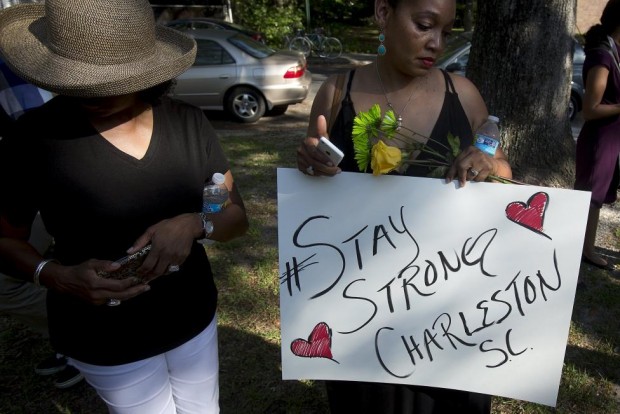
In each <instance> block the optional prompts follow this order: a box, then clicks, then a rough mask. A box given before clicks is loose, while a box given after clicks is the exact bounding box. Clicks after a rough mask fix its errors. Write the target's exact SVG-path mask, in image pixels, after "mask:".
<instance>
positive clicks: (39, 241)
mask: <svg viewBox="0 0 620 414" xmlns="http://www.w3.org/2000/svg"><path fill="white" fill-rule="evenodd" d="M51 98H52V94H51V93H50V92H48V91H46V90H44V89H41V88H38V87H36V86H35V85H33V84H31V83H29V82H26V81H25V80H23V79H22V78H20V77H19V76H17V75H16V74H15V73H13V71H11V69H9V67H8V66H7V65H6V63H5V62H4V61H3V60H2V59H0V140H1V139H2V137H4V136H8V135H10V134H11V133H12V131H13V129H14V127H15V124H16V121H17V119H18V118H19V117H20V116H21V115H23V114H24V113H25V112H27V111H29V110H32V109H34V108H37V107H39V106H41V105H43V104H44V103H45V102H47V101H48V100H50V99H51ZM0 151H2V143H1V142H0ZM30 243H31V244H32V245H33V246H34V247H35V249H37V251H38V252H39V253H40V254H42V255H45V254H46V252H47V251H48V249H49V248H50V246H51V244H52V238H51V236H50V235H49V234H48V233H47V231H46V230H45V227H44V226H43V223H42V222H41V218H40V216H39V215H37V217H36V219H35V223H34V225H33V228H32V232H31V235H30ZM45 298H46V291H45V288H44V287H41V286H35V285H33V284H32V283H28V282H27V281H25V280H22V279H17V278H14V277H11V276H9V275H6V274H4V273H0V314H5V315H9V316H11V317H12V318H14V319H15V320H17V321H19V322H21V323H22V324H24V325H25V326H27V327H28V328H29V329H30V330H32V331H33V332H35V333H37V334H39V335H41V336H42V337H43V338H49V332H48V324H47V309H46V299H45ZM34 370H35V372H36V373H37V374H39V375H53V374H57V375H56V377H55V379H54V386H56V387H57V388H69V387H71V386H73V385H75V384H77V383H79V382H80V381H82V379H83V378H84V377H83V376H82V374H80V372H79V371H78V370H77V369H75V368H73V367H71V366H68V365H67V359H66V358H65V357H64V356H62V355H57V354H55V353H54V354H52V355H50V356H49V357H48V358H45V359H44V360H43V361H41V362H40V363H39V364H38V365H37V366H36V367H35V369H34Z"/></svg>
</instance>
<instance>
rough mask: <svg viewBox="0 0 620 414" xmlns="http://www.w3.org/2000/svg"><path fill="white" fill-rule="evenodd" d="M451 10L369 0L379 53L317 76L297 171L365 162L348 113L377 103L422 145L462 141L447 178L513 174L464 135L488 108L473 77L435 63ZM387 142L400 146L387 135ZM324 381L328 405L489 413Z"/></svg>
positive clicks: (415, 0) (469, 397)
mask: <svg viewBox="0 0 620 414" xmlns="http://www.w3.org/2000/svg"><path fill="white" fill-rule="evenodd" d="M455 14H456V2H455V0H409V1H404V0H376V1H375V18H376V21H377V24H378V26H379V28H380V30H381V34H380V36H379V42H380V45H379V48H378V51H377V52H378V56H377V61H376V63H373V64H370V65H367V66H364V67H361V68H358V69H356V70H354V71H351V72H349V73H348V74H346V76H344V77H341V76H338V75H335V76H332V77H330V78H329V79H327V80H326V81H325V83H324V84H323V85H322V87H321V88H320V90H319V91H318V93H317V95H316V97H315V99H314V102H313V106H312V111H311V116H310V123H309V126H308V134H307V135H308V138H306V139H305V140H304V141H303V143H302V144H301V145H300V146H299V148H298V150H297V163H298V168H299V170H300V171H302V172H303V173H304V174H308V175H316V176H333V175H335V174H337V173H339V172H340V171H341V170H342V171H351V172H359V171H363V170H364V169H362V168H360V167H359V164H357V163H356V157H355V152H356V151H355V148H354V143H353V139H352V131H353V124H354V119H355V117H356V115H357V114H358V113H359V112H360V111H368V110H370V109H371V108H372V107H373V106H375V105H376V104H378V105H379V106H380V108H381V112H382V113H384V112H386V111H389V110H392V111H393V113H394V118H393V120H394V126H395V129H398V130H400V129H401V127H402V129H403V130H411V131H415V132H416V133H417V134H416V136H417V137H418V138H419V139H418V142H419V143H421V144H423V145H426V144H427V143H428V144H429V145H434V144H433V143H435V142H441V145H444V144H445V145H449V143H448V142H447V141H449V140H452V141H453V140H454V139H457V141H460V142H457V143H456V146H457V149H458V148H460V151H459V152H458V155H456V157H455V159H454V160H453V162H452V163H451V165H450V166H449V168H447V169H446V170H445V171H444V173H443V175H444V177H445V179H446V180H447V181H448V182H450V181H452V180H454V179H457V180H458V181H459V183H460V185H461V186H463V185H465V183H466V182H467V181H471V180H475V181H484V180H485V179H486V178H487V177H489V175H495V176H503V177H507V178H510V177H511V176H512V173H511V168H510V165H509V164H508V162H507V160H506V157H505V156H504V153H503V151H502V150H501V148H499V147H498V148H497V150H496V151H495V152H494V153H493V154H492V155H491V154H488V153H485V152H483V151H481V150H480V149H478V148H477V147H475V146H474V145H472V143H473V132H472V131H475V130H476V129H478V128H479V127H480V126H481V125H482V124H483V123H484V122H485V120H486V119H487V117H488V111H487V108H486V105H485V103H484V101H483V99H482V97H481V96H480V93H479V92H478V90H477V89H476V87H475V86H474V85H473V84H472V83H471V82H470V81H469V80H467V79H466V78H464V77H462V76H458V75H453V74H448V73H446V72H444V71H441V70H439V69H437V68H434V64H435V61H436V59H437V58H438V57H439V56H440V55H441V54H442V52H443V50H444V48H445V45H446V39H447V36H448V35H449V34H450V32H451V30H452V26H453V24H454V20H455ZM339 78H340V79H341V80H342V83H340V81H339ZM328 125H329V127H328ZM320 137H329V139H330V142H331V143H332V144H335V145H336V147H338V148H339V149H340V150H341V151H342V155H343V156H344V158H343V159H342V161H341V162H340V163H339V164H337V161H338V158H330V156H334V154H338V151H337V150H336V149H333V148H331V149H330V148H327V149H326V150H324V149H322V148H324V147H325V142H323V143H321V144H320V143H319V138H320ZM427 137H428V138H427ZM389 145H395V146H398V144H397V143H392V141H390V143H389ZM401 149H402V146H401ZM416 156H417V159H422V158H423V156H420V154H419V153H417V154H416V153H414V154H413V158H416ZM388 158H389V157H388ZM370 164H371V165H374V166H376V165H378V164H379V163H377V164H373V162H370ZM403 164H405V162H403ZM409 164H410V165H409V166H408V167H406V168H400V169H397V171H398V172H400V173H403V174H405V175H412V176H425V175H427V174H428V169H424V168H420V167H419V166H416V165H414V162H409ZM373 173H375V174H378V173H384V172H383V171H381V172H379V171H373ZM445 375H450V373H448V372H446V373H445ZM327 391H328V397H329V405H330V409H331V412H332V414H335V413H349V412H355V413H382V414H386V413H388V414H389V413H415V414H420V413H422V414H437V413H489V412H490V407H491V397H490V396H488V395H482V394H475V393H470V392H465V391H458V390H447V389H439V388H430V387H419V386H408V385H395V384H378V383H363V382H347V381H338V382H336V381H328V382H327Z"/></svg>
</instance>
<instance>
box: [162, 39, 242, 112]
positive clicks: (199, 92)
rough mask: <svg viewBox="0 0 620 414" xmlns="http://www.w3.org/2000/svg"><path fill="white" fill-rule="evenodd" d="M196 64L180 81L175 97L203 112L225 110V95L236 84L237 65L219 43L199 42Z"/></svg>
mask: <svg viewBox="0 0 620 414" xmlns="http://www.w3.org/2000/svg"><path fill="white" fill-rule="evenodd" d="M196 43H197V46H198V49H197V52H196V61H195V62H194V65H193V66H192V67H191V68H189V69H188V70H187V71H185V72H184V73H183V74H181V75H180V76H179V77H178V78H177V84H176V86H175V87H174V90H173V92H172V96H174V97H175V98H178V99H181V100H184V101H186V102H189V103H191V104H193V105H196V106H198V107H200V108H203V109H215V110H221V109H223V102H224V101H223V100H224V94H225V92H226V91H227V90H228V88H229V87H230V86H231V85H234V84H235V83H236V82H237V64H236V62H235V60H234V58H233V57H232V55H231V54H230V53H228V51H227V50H226V49H225V48H224V47H223V46H222V45H221V44H220V43H218V42H217V41H215V40H209V39H196Z"/></svg>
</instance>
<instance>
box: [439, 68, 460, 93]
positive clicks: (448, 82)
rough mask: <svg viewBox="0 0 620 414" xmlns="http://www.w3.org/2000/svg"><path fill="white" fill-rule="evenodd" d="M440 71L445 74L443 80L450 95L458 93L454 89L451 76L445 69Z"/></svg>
mask: <svg viewBox="0 0 620 414" xmlns="http://www.w3.org/2000/svg"><path fill="white" fill-rule="evenodd" d="M439 70H441V73H442V74H443V78H444V80H445V82H446V91H447V92H450V93H456V89H454V84H453V83H452V78H450V75H448V72H446V71H445V70H443V69H439Z"/></svg>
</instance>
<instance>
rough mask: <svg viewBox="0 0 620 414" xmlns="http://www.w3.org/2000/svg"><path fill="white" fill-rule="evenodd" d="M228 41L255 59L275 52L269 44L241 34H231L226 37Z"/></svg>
mask: <svg viewBox="0 0 620 414" xmlns="http://www.w3.org/2000/svg"><path fill="white" fill-rule="evenodd" d="M228 41H229V42H230V43H232V44H233V45H235V46H237V47H238V48H239V49H241V50H243V51H244V52H245V53H247V54H248V55H250V56H252V57H255V58H256V59H262V58H266V57H267V56H271V55H273V54H274V53H276V51H275V50H274V49H272V48H270V47H269V46H267V45H264V44H262V43H260V42H257V41H256V40H254V39H252V38H250V37H248V36H245V35H242V34H236V35H234V36H231V37H229V38H228Z"/></svg>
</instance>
